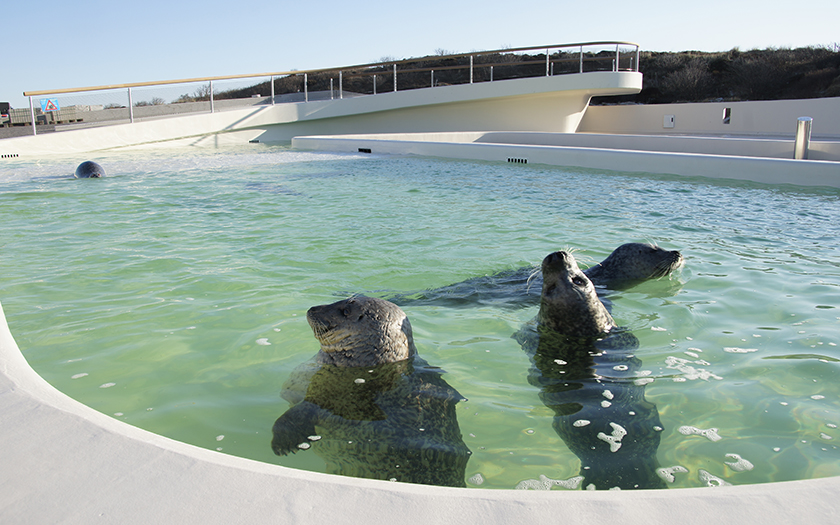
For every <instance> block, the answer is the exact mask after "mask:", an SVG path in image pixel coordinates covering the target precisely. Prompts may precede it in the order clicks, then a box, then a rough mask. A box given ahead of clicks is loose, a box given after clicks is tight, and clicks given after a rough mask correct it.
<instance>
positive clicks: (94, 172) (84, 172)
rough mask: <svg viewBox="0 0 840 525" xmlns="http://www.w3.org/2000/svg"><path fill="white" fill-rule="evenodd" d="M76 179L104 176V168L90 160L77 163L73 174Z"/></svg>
mask: <svg viewBox="0 0 840 525" xmlns="http://www.w3.org/2000/svg"><path fill="white" fill-rule="evenodd" d="M74 175H75V177H76V178H77V179H100V178H102V177H104V176H105V168H103V167H102V166H100V165H99V164H97V163H95V162H93V161H92V160H86V161H84V162H82V163H81V164H79V166H78V167H77V168H76V173H75V174H74Z"/></svg>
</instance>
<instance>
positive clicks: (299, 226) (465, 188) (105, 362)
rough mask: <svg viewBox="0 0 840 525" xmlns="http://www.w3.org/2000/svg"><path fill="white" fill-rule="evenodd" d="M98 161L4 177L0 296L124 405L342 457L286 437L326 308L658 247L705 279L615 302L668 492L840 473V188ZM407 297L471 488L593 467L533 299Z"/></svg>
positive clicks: (79, 394) (213, 434)
mask: <svg viewBox="0 0 840 525" xmlns="http://www.w3.org/2000/svg"><path fill="white" fill-rule="evenodd" d="M81 160H84V159H78V160H75V159H74V160H73V161H49V162H44V163H37V164H35V163H25V162H17V163H7V164H4V165H3V167H2V168H1V169H0V180H2V182H0V199H1V200H2V210H3V211H2V212H0V213H2V214H3V219H4V224H5V225H7V226H6V228H4V230H3V233H2V237H1V239H2V243H3V246H4V250H3V254H4V255H3V259H2V272H3V276H4V279H3V281H2V284H0V297H1V298H2V300H3V304H4V308H5V310H6V314H7V317H8V320H9V324H10V326H11V329H12V331H13V333H14V334H15V336H16V339H17V341H18V344H19V345H20V347H21V348H22V350H23V351H24V354H25V355H26V357H27V359H28V360H29V361H30V363H31V364H32V365H33V367H34V368H35V369H36V370H37V371H38V372H39V373H40V374H41V375H42V376H44V377H45V378H46V379H47V380H49V381H50V382H51V383H52V384H54V385H56V386H57V387H58V388H59V389H60V390H62V391H64V392H66V393H67V394H69V395H71V396H72V397H74V398H76V399H79V400H80V401H82V402H84V403H85V404H88V405H90V406H92V407H94V408H95V409H97V410H99V411H101V412H103V413H106V414H110V415H112V416H113V417H115V418H118V419H120V420H123V421H126V422H128V423H130V424H133V425H136V426H139V427H142V428H145V429H148V430H151V431H153V432H156V433H160V434H163V435H166V436H169V437H172V438H174V439H178V440H181V441H185V442H188V443H192V444H195V445H198V446H202V447H205V448H210V449H213V450H221V451H222V452H224V453H228V454H233V455H237V456H243V457H247V458H251V459H256V460H259V461H264V462H269V463H278V464H283V465H287V466H292V467H297V468H303V469H309V470H321V469H323V464H322V462H320V460H319V458H318V456H317V455H315V454H309V453H306V452H304V453H298V454H295V455H294V456H290V457H282V458H281V457H277V456H275V455H274V454H273V453H272V452H271V448H270V446H269V443H270V439H271V436H270V433H271V432H270V431H271V425H272V423H273V422H274V420H275V419H276V418H277V417H278V416H279V415H280V414H282V413H283V412H284V411H285V410H286V408H287V407H288V404H287V403H286V402H285V401H283V400H282V399H281V398H280V397H279V392H280V388H281V386H282V384H283V382H284V381H285V380H286V379H287V378H288V376H289V374H290V373H291V371H292V370H293V369H294V368H295V367H296V366H297V365H299V364H300V363H302V362H303V361H305V360H307V359H308V358H309V357H311V356H312V355H314V353H315V352H316V351H317V343H316V342H315V340H314V338H313V337H312V334H311V330H310V329H309V327H308V325H307V324H306V322H305V319H304V315H303V314H304V313H305V311H306V309H307V308H309V307H310V306H312V305H315V304H323V303H326V302H332V301H335V300H337V299H339V298H342V297H345V296H346V295H348V294H350V293H356V292H363V293H368V294H372V295H376V294H387V293H389V292H391V291H401V292H403V291H412V290H420V289H423V288H429V287H437V286H443V285H446V284H449V283H452V282H457V281H461V280H463V279H466V278H468V277H472V276H476V275H481V274H486V273H492V272H495V271H499V270H504V269H510V268H516V267H519V266H523V265H529V264H536V263H538V262H539V260H541V259H542V257H543V256H544V255H545V254H547V253H548V252H550V251H553V250H555V249H558V248H564V247H573V248H577V249H578V251H577V252H576V253H575V254H576V256H577V257H578V258H579V259H583V260H584V261H588V262H595V261H598V260H601V259H602V258H603V257H604V256H606V255H607V254H608V253H609V252H610V251H611V250H612V249H613V248H614V247H616V246H618V245H619V244H621V243H624V242H627V241H639V240H641V241H645V240H648V241H655V242H658V243H659V244H661V245H663V246H665V247H668V248H673V249H680V250H682V252H683V254H684V255H685V256H686V259H687V263H686V267H685V269H684V270H683V271H682V272H681V273H680V274H678V275H675V276H673V277H672V278H671V279H666V280H660V281H653V282H648V283H645V284H644V285H640V286H638V287H636V288H634V289H632V290H629V291H625V292H622V293H620V294H616V295H614V296H612V297H611V300H612V301H613V314H614V316H615V317H616V320H617V321H618V322H619V324H622V325H624V326H627V327H629V328H630V329H632V330H633V332H634V334H635V335H636V336H637V337H638V339H639V341H640V351H639V352H638V354H637V356H638V357H639V358H640V359H641V361H642V367H641V371H643V372H645V375H644V376H643V377H645V378H651V379H653V382H650V383H649V384H647V385H646V387H645V389H646V390H645V392H646V397H647V399H648V400H649V401H651V402H653V403H655V404H656V406H657V408H658V411H659V416H660V419H661V421H662V424H663V431H662V440H661V444H660V447H659V451H658V458H659V463H660V464H661V465H662V466H663V467H673V466H677V465H679V466H681V467H683V468H684V469H685V470H687V471H688V472H687V473H682V472H677V473H676V474H675V476H674V478H675V479H674V482H673V483H669V485H668V486H670V487H694V486H702V485H705V484H715V483H723V482H726V483H732V484H745V483H762V482H770V481H781V480H789V479H807V478H815V477H823V476H832V475H837V474H838V473H840V472H838V466H840V464H838V450H837V448H836V445H835V440H836V439H837V437H838V436H839V435H840V433H838V432H837V430H836V426H837V424H840V417H838V411H837V408H838V395H837V394H838V389H837V387H836V386H835V385H834V384H833V382H832V378H833V374H834V373H835V372H836V367H837V363H838V352H837V348H836V343H837V339H838V338H837V336H836V326H837V317H838V316H837V313H836V311H835V308H834V305H836V304H837V293H838V292H837V282H838V261H839V260H840V258H839V257H838V253H837V249H836V248H835V247H834V246H832V244H831V241H832V240H833V239H834V238H836V228H835V227H833V224H837V217H836V215H837V210H836V208H837V206H836V201H837V198H838V192H837V191H836V190H814V189H809V190H804V189H799V188H794V187H790V188H778V187H775V188H774V187H769V186H761V185H750V184H743V183H731V184H727V183H725V182H724V183H720V182H717V183H711V182H710V181H706V180H683V179H679V178H674V177H663V176H654V175H649V176H646V175H630V174H622V173H615V172H596V171H588V170H575V169H568V168H551V167H540V166H534V165H529V166H511V165H506V164H494V163H472V162H455V161H445V160H438V159H428V158H401V157H376V156H369V155H325V154H312V153H303V152H296V151H292V150H288V149H286V148H282V147H271V148H268V147H263V146H254V147H250V146H249V147H247V148H238V149H229V150H226V149H222V150H212V151H205V150H183V151H178V152H175V153H173V152H171V151H167V152H166V153H155V152H149V151H141V152H134V153H120V154H111V155H107V156H103V157H102V158H99V159H97V160H98V161H99V162H100V163H102V164H103V165H104V166H105V167H106V170H108V172H109V177H108V178H106V179H102V180H87V181H79V180H73V179H69V178H67V176H69V174H70V173H72V171H73V168H74V167H75V164H77V163H78V162H80V161H81ZM593 188H598V191H593ZM720 210H725V212H724V213H722V212H721V211H720ZM405 310H406V312H407V313H408V315H409V317H410V319H411V322H412V325H413V327H414V332H415V341H416V343H417V347H418V350H419V352H420V354H421V355H422V356H423V357H424V358H425V359H426V360H427V361H429V362H430V363H431V364H433V365H436V366H440V367H442V368H443V369H445V370H446V371H447V374H446V375H445V378H446V381H447V382H448V383H449V384H450V385H452V386H453V387H454V388H456V389H457V390H458V391H459V392H461V394H463V395H464V396H465V397H466V398H468V401H466V402H463V403H460V404H459V405H458V421H459V424H460V427H461V430H462V432H463V434H464V441H465V442H466V444H467V445H468V446H469V448H470V449H471V450H472V452H473V454H472V457H471V458H470V461H469V464H468V466H467V478H468V485H469V486H480V487H483V488H515V487H516V486H520V487H527V486H529V483H528V482H529V481H533V480H540V479H541V476H545V477H547V478H550V479H553V480H565V479H570V478H572V477H574V476H576V475H577V473H578V468H579V461H578V460H577V458H576V457H575V456H574V455H573V454H572V453H571V452H569V451H568V450H567V449H566V447H565V446H564V444H563V442H562V441H561V440H560V439H559V437H558V436H557V434H556V433H555V432H554V431H553V429H552V428H551V419H552V414H551V412H550V410H549V409H547V408H546V407H544V406H543V405H542V404H541V403H540V402H539V398H538V396H537V394H538V391H537V389H536V388H535V387H533V386H531V385H530V384H529V383H528V381H527V373H528V369H529V366H530V363H529V360H528V357H527V356H526V355H525V354H524V353H523V352H522V351H521V349H520V348H519V347H518V345H517V343H516V342H515V341H514V340H513V339H511V337H510V336H511V334H513V333H514V332H515V331H516V330H518V329H519V327H520V326H521V325H522V324H523V323H524V322H526V321H527V320H528V319H530V318H531V317H533V315H534V314H535V311H536V310H535V309H534V308H531V309H528V308H526V309H520V310H510V309H503V308H494V307H493V306H492V305H477V306H476V307H475V308H461V309H449V308H442V307H436V306H417V307H410V306H407V307H406V308H405ZM712 428H715V429H717V430H716V434H717V435H719V436H720V438H721V439H719V440H712V439H709V437H708V436H710V435H711V434H710V433H709V432H706V433H705V435H704V434H703V433H694V431H692V430H691V429H697V430H698V431H700V430H709V429H712ZM681 429H682V431H681ZM735 456H737V457H738V458H741V460H746V461H747V462H748V463H749V464H750V465H751V466H752V468H746V467H745V465H747V464H746V463H743V462H740V460H736V459H735ZM701 472H706V473H708V475H709V476H711V477H709V476H707V475H704V474H701ZM533 485H534V483H531V484H530V486H533Z"/></svg>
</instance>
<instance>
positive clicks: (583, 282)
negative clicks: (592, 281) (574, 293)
mask: <svg viewBox="0 0 840 525" xmlns="http://www.w3.org/2000/svg"><path fill="white" fill-rule="evenodd" d="M572 282H573V283H574V284H575V286H586V280H584V278H583V277H580V276H577V275H576V276H574V277H572Z"/></svg>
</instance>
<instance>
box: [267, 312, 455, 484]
mask: <svg viewBox="0 0 840 525" xmlns="http://www.w3.org/2000/svg"><path fill="white" fill-rule="evenodd" d="M306 317H307V320H308V321H309V324H310V326H311V327H312V330H313V332H314V334H315V337H316V338H317V339H318V341H319V342H320V343H321V349H320V350H319V351H318V354H317V355H316V356H315V358H314V359H313V360H311V361H310V362H308V363H305V364H303V365H301V366H300V367H298V368H297V369H296V370H295V371H294V372H293V373H292V375H291V377H290V378H289V380H288V381H287V382H286V384H285V385H284V386H283V390H282V392H281V396H282V397H283V398H284V399H286V400H287V401H288V402H289V403H290V405H291V407H290V408H289V409H288V410H287V411H286V412H285V413H284V414H283V415H282V416H280V417H279V418H278V419H277V421H276V422H275V423H274V427H273V429H272V434H273V438H272V441H271V448H272V450H273V451H274V453H275V454H277V455H281V456H283V455H286V454H289V453H294V452H298V451H300V450H306V449H310V448H311V449H312V450H313V451H314V453H315V454H317V455H318V456H319V457H321V458H322V459H323V460H324V462H325V464H326V471H327V473H330V474H340V475H344V476H356V477H364V478H373V479H383V480H394V481H402V482H408V483H423V484H427V485H442V486H452V487H464V486H466V483H465V480H464V478H465V472H466V467H467V461H468V460H469V456H470V454H471V452H470V450H469V449H468V448H467V446H466V445H465V444H464V441H463V439H462V436H461V430H460V428H459V426H458V420H457V417H456V413H455V405H456V404H457V403H458V402H459V401H463V400H464V398H463V397H462V396H461V394H459V393H458V392H457V391H456V390H455V389H454V388H452V387H451V386H449V384H447V383H446V381H445V380H444V379H443V377H442V373H443V371H442V370H440V369H439V368H435V367H431V366H429V364H428V363H426V362H425V361H424V360H423V359H421V358H420V357H419V356H418V355H417V350H416V348H415V346H414V340H413V337H412V332H411V324H410V323H409V321H408V317H407V316H406V315H405V313H404V312H403V311H402V310H401V309H400V308H399V307H398V306H396V305H395V304H393V303H390V302H388V301H385V300H383V299H376V298H371V297H361V296H356V297H351V298H349V299H345V300H343V301H338V302H336V303H333V304H329V305H323V306H316V307H313V308H311V309H310V310H309V311H308V312H307V314H306Z"/></svg>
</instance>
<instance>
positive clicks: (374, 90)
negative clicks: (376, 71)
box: [373, 75, 376, 95]
mask: <svg viewBox="0 0 840 525" xmlns="http://www.w3.org/2000/svg"><path fill="white" fill-rule="evenodd" d="M373 94H374V95H375V94H376V75H373Z"/></svg>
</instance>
